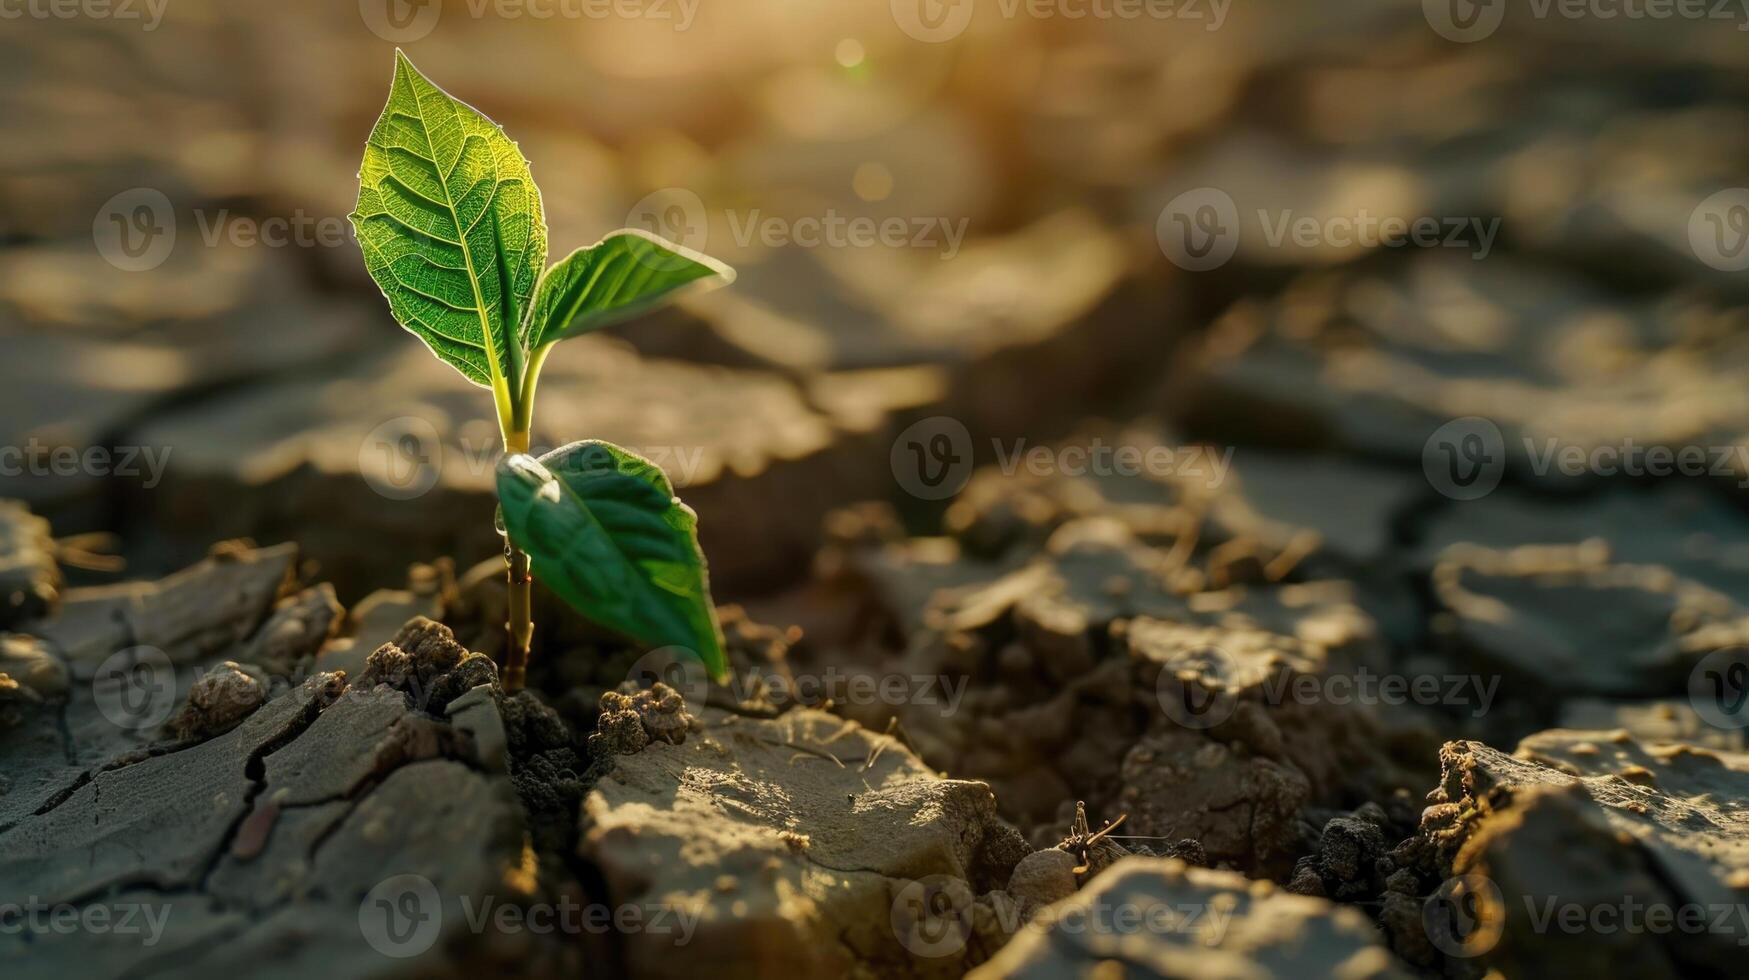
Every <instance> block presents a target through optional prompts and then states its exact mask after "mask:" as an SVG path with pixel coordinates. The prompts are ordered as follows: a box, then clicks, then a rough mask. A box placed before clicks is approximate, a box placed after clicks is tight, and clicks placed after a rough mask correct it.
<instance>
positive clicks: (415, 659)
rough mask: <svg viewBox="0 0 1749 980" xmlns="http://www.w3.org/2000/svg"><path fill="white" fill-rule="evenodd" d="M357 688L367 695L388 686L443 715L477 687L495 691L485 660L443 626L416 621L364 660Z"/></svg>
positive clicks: (492, 670) (494, 670) (492, 673)
mask: <svg viewBox="0 0 1749 980" xmlns="http://www.w3.org/2000/svg"><path fill="white" fill-rule="evenodd" d="M357 683H358V684H359V686H361V687H363V688H365V689H367V690H368V689H370V688H372V687H375V686H376V685H378V684H387V685H388V686H389V687H392V688H395V689H396V690H398V691H402V692H404V693H406V694H407V695H409V696H410V697H412V698H413V701H414V704H415V705H416V706H417V707H419V708H421V709H423V710H426V711H430V712H432V713H434V714H442V712H443V710H444V708H446V707H447V706H448V705H449V703H450V702H451V701H452V700H454V699H455V698H457V697H460V696H461V695H462V694H464V693H466V692H468V691H470V690H472V689H474V688H476V687H479V686H480V685H482V684H485V685H493V686H496V684H497V683H498V669H497V667H496V665H494V664H493V663H492V660H491V658H490V657H486V656H484V655H481V654H478V653H474V652H472V651H470V650H468V648H466V647H464V646H462V645H461V644H460V643H457V642H456V640H455V634H454V633H453V632H451V631H450V628H449V627H448V626H445V625H443V624H442V623H439V622H435V621H433V620H430V619H426V618H425V617H423V616H419V617H415V618H414V619H412V620H410V621H409V622H408V623H407V625H406V626H403V627H402V628H401V631H400V632H399V633H396V634H395V638H394V639H392V640H390V641H389V642H388V643H385V644H383V645H382V646H380V647H378V648H377V649H376V651H375V652H373V653H372V654H371V655H370V656H369V657H368V658H367V659H366V660H365V664H364V671H363V672H362V673H361V674H360V675H359V677H358V682H357Z"/></svg>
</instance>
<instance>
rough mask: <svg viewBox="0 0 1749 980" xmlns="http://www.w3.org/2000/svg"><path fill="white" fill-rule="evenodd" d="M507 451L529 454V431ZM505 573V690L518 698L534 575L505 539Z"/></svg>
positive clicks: (509, 441)
mask: <svg viewBox="0 0 1749 980" xmlns="http://www.w3.org/2000/svg"><path fill="white" fill-rule="evenodd" d="M504 451H505V452H507V453H526V452H528V429H527V428H520V429H515V430H512V431H510V432H507V433H505V436H504ZM504 573H505V578H506V582H507V583H508V586H509V593H508V595H509V610H508V615H507V616H506V618H505V621H504V633H505V637H506V639H507V640H508V644H507V646H506V648H505V651H504V677H503V681H504V690H506V691H508V692H510V693H512V694H514V693H515V692H517V691H520V690H522V685H523V682H524V680H526V678H527V673H528V650H529V646H530V644H531V643H532V641H533V640H534V608H533V598H534V588H533V586H534V575H533V574H532V573H531V572H530V571H529V566H528V555H527V553H525V552H523V551H521V550H519V549H518V548H517V547H516V546H515V545H514V544H512V543H511V542H510V535H509V534H508V533H506V534H505V535H504Z"/></svg>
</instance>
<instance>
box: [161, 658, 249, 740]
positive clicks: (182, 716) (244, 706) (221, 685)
mask: <svg viewBox="0 0 1749 980" xmlns="http://www.w3.org/2000/svg"><path fill="white" fill-rule="evenodd" d="M266 701H267V675H266V674H265V673H263V672H262V670H261V669H260V668H259V667H252V666H246V665H244V664H239V663H237V662H236V661H235V660H227V661H225V662H224V663H222V664H219V665H217V666H215V667H213V668H212V669H211V670H209V671H207V672H206V674H205V675H204V676H202V677H201V679H200V680H198V681H195V682H194V686H193V687H192V688H190V689H189V691H188V700H187V701H185V702H183V705H182V707H181V709H179V710H178V711H177V713H176V714H175V715H174V716H172V717H171V719H170V721H169V722H168V723H167V724H166V726H165V727H166V729H167V730H168V731H169V732H170V733H171V734H172V735H173V736H175V737H176V738H181V739H205V738H211V737H212V736H214V735H217V734H219V733H221V732H224V731H227V730H228V729H230V728H231V726H233V725H235V724H236V723H237V722H239V721H242V720H243V718H244V717H246V716H247V715H248V714H249V713H250V712H252V711H254V710H255V709H256V708H259V707H261V705H262V704H264V703H265V702H266Z"/></svg>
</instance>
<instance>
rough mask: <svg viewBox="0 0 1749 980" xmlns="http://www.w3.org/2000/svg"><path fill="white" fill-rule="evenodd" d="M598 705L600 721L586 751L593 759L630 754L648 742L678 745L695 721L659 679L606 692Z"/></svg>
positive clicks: (683, 703) (675, 695)
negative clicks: (646, 685)
mask: <svg viewBox="0 0 1749 980" xmlns="http://www.w3.org/2000/svg"><path fill="white" fill-rule="evenodd" d="M600 704H601V718H600V721H599V722H598V723H597V729H596V732H595V734H593V735H591V736H589V754H590V755H591V756H592V757H595V758H601V757H603V756H608V755H631V754H633V753H636V752H641V751H643V749H644V746H646V745H649V744H650V743H651V742H667V743H668V744H670V745H679V744H680V743H682V742H684V741H686V733H687V732H688V731H689V730H691V729H692V728H693V727H694V726H695V725H697V723H698V722H697V719H695V718H694V717H693V716H692V715H690V714H688V713H687V710H686V701H685V700H684V699H683V698H681V696H680V692H679V691H676V690H674V689H673V688H671V687H669V686H668V685H666V684H664V683H662V682H661V681H657V682H656V684H655V686H653V687H650V688H648V689H646V690H636V691H630V692H629V693H622V692H620V691H606V692H604V693H603V694H602V695H601V702H600Z"/></svg>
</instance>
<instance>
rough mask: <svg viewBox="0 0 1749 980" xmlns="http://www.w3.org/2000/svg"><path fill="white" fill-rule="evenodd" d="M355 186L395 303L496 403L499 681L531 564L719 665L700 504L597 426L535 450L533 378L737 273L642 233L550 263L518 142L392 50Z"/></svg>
mask: <svg viewBox="0 0 1749 980" xmlns="http://www.w3.org/2000/svg"><path fill="white" fill-rule="evenodd" d="M358 182H359V186H358V207H357V208H356V209H355V210H354V211H353V213H352V215H351V218H352V225H353V228H354V229H355V230H356V231H357V237H358V243H359V246H360V247H361V248H362V249H363V251H364V262H365V267H366V268H367V269H368V270H369V271H370V275H371V278H372V279H374V280H375V281H376V284H377V285H378V286H379V287H381V289H382V291H383V296H384V297H386V298H387V299H388V301H389V310H390V312H391V313H393V314H394V317H395V319H396V320H397V321H398V322H399V323H400V324H401V326H402V327H404V328H406V329H407V330H408V331H409V332H411V333H413V334H414V335H416V336H417V337H418V338H419V339H420V340H422V341H424V342H425V345H426V346H427V347H429V348H431V352H432V353H433V354H435V355H437V357H438V358H439V359H440V360H442V361H444V362H445V363H447V364H449V365H450V366H451V367H454V368H455V369H456V370H458V371H460V372H461V373H462V375H463V376H464V377H466V378H467V379H468V380H469V381H471V382H473V383H474V384H477V385H479V386H481V387H483V388H489V389H491V391H492V398H493V400H494V404H495V405H496V406H497V411H498V428H499V430H500V432H501V433H502V435H503V438H504V458H503V460H502V461H501V462H500V463H499V464H498V472H497V484H498V501H499V507H498V522H499V530H500V532H501V533H502V534H503V536H504V541H505V544H504V562H505V566H506V574H507V577H508V580H509V600H510V602H509V605H510V611H509V617H508V620H507V621H506V623H505V630H506V632H507V634H508V640H509V643H508V649H507V652H506V654H505V662H504V665H503V667H504V670H503V680H504V685H505V687H506V688H507V689H509V690H516V689H519V688H520V687H521V686H522V684H523V680H524V675H525V671H526V669H527V664H528V651H529V644H530V641H531V639H532V637H533V634H534V623H533V620H532V618H531V611H530V589H531V586H532V582H533V579H534V578H537V577H538V578H539V579H540V580H541V581H542V582H544V583H545V584H546V585H547V586H548V587H549V588H551V589H552V590H553V591H554V592H555V593H557V594H558V595H559V596H560V597H561V598H563V599H564V600H565V601H566V602H567V603H569V604H570V605H571V606H572V607H573V608H574V609H576V610H577V611H578V612H580V613H582V614H583V615H584V616H587V617H588V618H590V619H591V620H593V621H594V622H595V623H596V624H597V625H599V626H602V627H605V628H607V629H610V630H614V631H616V632H619V633H622V634H624V635H626V636H628V637H630V638H631V639H633V640H636V641H638V642H641V643H646V644H649V645H651V646H680V647H684V648H687V649H690V650H693V651H695V652H696V653H697V654H698V656H699V657H700V658H701V659H702V660H703V661H704V665H705V667H706V669H707V670H708V671H709V672H710V674H711V676H712V677H713V678H717V679H721V678H722V677H723V676H724V675H725V674H726V672H727V663H726V661H725V659H724V656H723V643H722V630H721V628H720V627H719V626H718V624H717V619H716V607H715V606H714V605H713V604H712V602H711V598H710V585H709V581H708V577H707V575H706V571H705V563H704V556H703V554H702V553H701V552H700V551H699V547H698V532H697V517H696V515H694V514H693V512H692V510H691V509H690V508H688V507H687V506H686V505H685V504H683V503H681V502H680V500H679V499H678V498H676V497H675V496H674V492H673V489H672V488H671V487H670V485H669V483H668V478H667V477H666V476H665V475H663V473H662V471H661V469H660V468H659V467H657V466H656V465H655V464H654V463H651V462H650V461H649V460H646V459H644V458H642V457H640V456H638V455H637V454H636V453H632V452H630V451H628V450H625V449H622V448H620V447H618V446H614V445H610V444H608V443H605V442H600V441H595V440H585V441H583V442H575V443H572V444H570V445H568V446H565V447H563V448H560V449H557V450H554V451H553V452H551V453H548V454H546V455H544V456H542V457H540V458H539V459H535V458H533V457H531V456H529V455H528V452H529V428H530V423H531V422H532V420H533V416H534V391H535V382H536V381H537V379H538V378H539V377H540V369H541V365H542V363H544V362H545V361H546V357H547V353H548V352H549V351H551V350H552V347H553V345H554V344H556V343H558V342H559V341H561V340H565V339H567V338H570V337H576V336H580V335H582V334H586V333H589V332H590V331H593V330H598V329H600V328H602V327H604V326H608V325H610V324H613V323H616V322H619V321H621V320H625V319H627V318H629V317H631V316H633V315H635V314H638V313H641V312H643V311H645V310H648V309H650V308H652V307H654V306H656V305H659V304H661V303H664V302H667V301H668V300H670V299H672V298H673V297H674V296H675V294H676V291H677V290H679V289H681V288H682V287H685V286H691V285H701V284H703V285H712V284H721V283H727V282H731V281H733V280H734V277H735V273H734V271H733V270H732V269H730V268H729V267H728V266H726V265H724V264H723V263H721V262H717V261H716V260H714V259H711V258H709V257H707V256H704V255H700V254H698V253H697V252H694V251H692V250H690V249H686V248H682V247H681V246H678V245H675V244H673V243H670V242H667V241H664V240H662V239H660V238H657V237H655V236H654V235H650V234H647V233H645V232H642V231H638V230H636V229H625V230H621V231H616V232H614V233H613V234H611V235H608V236H607V237H606V238H603V239H602V240H601V241H599V242H597V243H596V244H594V245H591V246H589V247H588V248H582V249H578V250H577V251H575V252H572V253H571V254H570V255H568V256H566V257H565V258H564V259H562V260H560V261H559V262H558V263H557V264H556V265H554V266H552V267H551V268H546V259H547V226H546V215H545V212H544V211H543V210H542V208H541V198H540V190H539V188H537V187H535V183H534V178H533V177H532V176H530V174H529V168H528V161H527V160H526V159H524V158H523V156H522V152H521V151H520V150H519V149H518V148H517V145H516V144H515V143H514V142H512V141H511V140H510V138H509V137H507V136H505V135H504V131H503V130H502V129H501V128H499V127H498V126H497V125H496V124H495V123H493V122H492V121H491V120H490V119H487V118H486V117H485V116H484V115H481V114H480V113H479V112H477V111H475V110H474V109H473V108H472V107H471V106H469V105H467V104H466V103H463V102H461V101H460V100H458V99H456V98H453V97H452V96H450V95H449V93H447V92H445V91H444V90H443V89H441V88H438V87H437V86H436V85H435V84H433V83H432V82H431V81H430V80H429V79H427V78H426V77H425V76H424V75H421V74H420V73H419V71H418V69H416V68H414V67H413V63H412V62H411V61H409V60H408V59H407V56H406V55H405V54H403V53H401V52H400V51H398V50H397V51H396V52H395V77H394V80H393V81H392V82H391V83H390V88H389V101H388V104H387V105H385V106H384V107H383V114H382V116H381V117H380V118H379V119H378V120H377V122H376V126H375V127H374V128H373V129H372V130H371V133H370V139H369V140H368V141H367V142H366V144H365V149H364V163H363V164H362V165H361V166H360V168H359V173H358ZM543 270H544V271H543Z"/></svg>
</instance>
